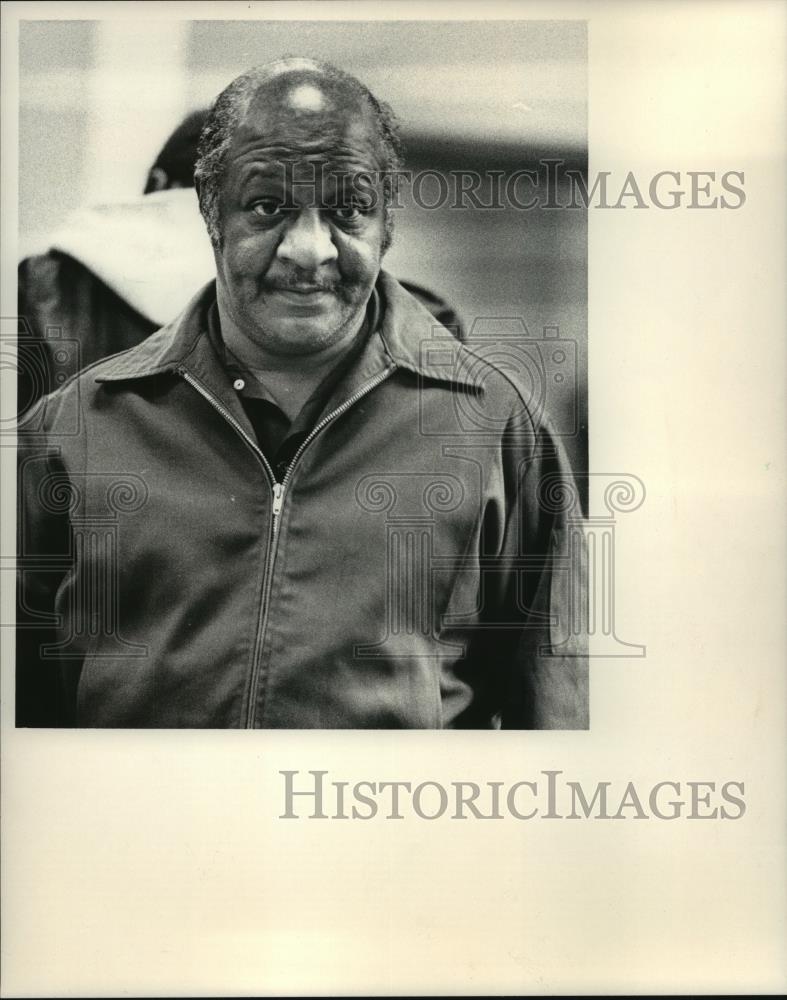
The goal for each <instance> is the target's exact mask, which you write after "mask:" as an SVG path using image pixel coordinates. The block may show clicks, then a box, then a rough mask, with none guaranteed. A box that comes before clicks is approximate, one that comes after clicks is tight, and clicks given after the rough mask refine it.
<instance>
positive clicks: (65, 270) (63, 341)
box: [17, 111, 461, 415]
mask: <svg viewBox="0 0 787 1000" xmlns="http://www.w3.org/2000/svg"><path fill="white" fill-rule="evenodd" d="M207 114H208V113H207V111H193V112H192V113H191V114H189V115H187V116H186V117H185V118H184V119H183V121H182V122H181V123H180V124H179V125H178V127H177V128H176V129H175V131H174V132H173V133H172V135H170V136H169V138H168V139H167V141H166V142H165V143H164V145H163V147H162V149H161V151H160V152H159V154H158V156H157V157H156V159H155V161H154V163H153V166H152V167H151V168H150V170H149V171H148V175H147V179H146V181H145V190H144V195H143V196H141V197H136V198H126V199H124V200H122V201H117V202H113V203H105V204H100V205H91V206H88V207H86V208H82V209H80V210H78V211H77V212H75V213H74V214H73V215H72V216H70V217H69V218H68V219H67V220H66V222H65V224H64V225H63V226H61V227H60V228H59V229H58V230H57V231H56V232H54V233H52V235H51V237H50V239H49V248H48V250H47V251H46V253H43V254H36V255H34V256H32V257H27V258H26V259H25V260H23V261H22V262H21V264H20V265H19V272H18V286H19V299H18V301H19V316H20V318H21V323H20V329H19V368H18V379H17V412H18V413H19V414H20V415H21V414H23V413H25V412H26V411H27V410H28V409H30V407H31V406H33V404H34V403H36V402H37V401H38V400H39V399H40V398H41V397H42V396H44V395H46V393H48V392H52V390H53V389H57V388H59V387H60V385H62V383H63V382H64V381H65V380H66V379H67V378H70V377H71V376H72V375H75V374H76V373H77V372H78V371H79V370H80V369H81V368H85V367H87V366H88V365H91V364H92V363H93V362H94V361H99V360H100V359H101V358H105V357H108V356H109V355H110V354H118V353H119V352H120V351H125V350H127V349H128V348H129V347H135V346H136V345H137V344H139V343H141V342H142V341H143V340H145V338H147V337H149V336H150V334H151V333H154V332H155V331H156V330H158V329H159V328H160V327H162V326H163V325H164V324H165V323H167V322H169V321H170V320H171V319H174V317H175V316H177V315H178V313H179V312H180V311H181V309H182V308H183V307H184V306H185V305H186V303H187V302H188V301H189V299H190V298H191V297H192V295H193V294H194V293H195V292H196V291H197V290H198V289H199V288H201V287H202V286H203V285H204V284H205V282H207V281H209V280H210V279H211V278H212V277H213V274H214V262H213V254H212V252H211V245H210V241H209V239H208V237H207V234H206V232H205V225H204V222H203V220H202V217H201V216H200V213H199V208H198V205H197V199H196V196H195V193H194V163H195V161H196V158H197V142H198V140H199V136H200V132H201V131H202V127H203V125H204V124H205V120H206V118H207ZM405 287H406V288H408V290H409V291H411V292H412V293H413V294H414V295H415V296H416V298H418V299H419V300H420V301H421V302H422V303H423V304H424V305H425V306H426V307H427V309H429V310H430V311H431V312H432V313H433V314H434V315H435V317H436V318H437V319H439V321H440V322H441V323H443V324H444V325H446V326H449V327H450V328H451V329H453V330H456V331H457V335H460V331H461V324H460V321H459V318H458V317H457V315H456V314H455V312H454V311H453V310H452V308H451V307H450V306H449V305H448V304H447V303H446V302H444V301H443V300H442V299H441V298H440V297H439V296H438V295H435V294H434V293H433V292H431V291H429V290H427V289H425V288H421V287H420V286H417V285H413V284H405Z"/></svg>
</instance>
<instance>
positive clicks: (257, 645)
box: [178, 366, 395, 729]
mask: <svg viewBox="0 0 787 1000" xmlns="http://www.w3.org/2000/svg"><path fill="white" fill-rule="evenodd" d="M394 367H395V366H391V367H390V368H386V369H385V370H384V371H382V372H380V373H379V374H378V375H375V377H374V378H373V379H370V380H369V381H368V382H367V383H366V384H365V385H363V386H361V388H360V389H359V390H358V391H357V392H354V393H353V395H352V396H350V397H349V399H346V400H345V401H344V402H343V403H342V405H341V406H337V408H336V409H335V410H332V411H331V412H330V413H329V414H327V415H326V416H325V417H323V418H322V420H321V421H320V422H319V423H318V424H317V425H316V426H315V427H313V428H312V430H311V431H310V432H309V434H308V435H307V436H306V437H305V438H304V440H303V441H302V442H301V445H300V447H299V448H298V450H297V451H296V452H295V454H294V455H293V457H292V461H291V462H290V464H289V465H288V466H287V471H286V472H285V473H284V478H283V479H282V481H281V482H280V483H279V482H277V480H276V476H275V475H274V472H273V469H272V468H271V466H270V463H269V462H268V460H267V458H266V457H265V455H264V454H263V453H262V451H260V448H259V446H258V445H257V443H256V442H255V441H253V440H252V438H250V437H249V435H248V434H247V433H246V431H245V430H244V429H243V428H242V427H241V425H240V424H239V423H238V421H237V420H236V419H235V418H234V417H233V415H232V414H231V413H230V411H229V410H228V409H227V408H226V406H224V405H222V403H221V402H220V401H219V400H218V399H216V397H215V396H214V395H213V393H211V392H209V391H208V390H207V389H206V388H205V386H204V385H203V384H202V383H201V382H200V381H199V380H198V379H197V378H195V377H194V376H193V375H192V374H191V373H190V372H187V371H186V370H185V369H184V368H180V369H178V372H179V374H180V375H182V377H183V378H184V379H185V381H186V382H188V384H189V385H190V386H192V388H194V389H196V390H197V392H198V393H199V394H200V395H201V396H202V397H203V398H204V399H206V400H207V401H208V402H209V403H210V404H211V406H213V408H214V409H215V410H217V411H218V412H219V413H220V414H221V415H222V416H223V417H224V419H225V420H226V421H227V422H228V423H229V424H231V426H232V427H234V428H235V430H236V431H237V432H238V434H240V436H241V437H242V438H243V440H244V441H245V442H246V443H247V444H248V446H249V447H250V448H251V450H252V451H253V452H254V454H255V455H257V457H258V458H259V459H260V460H261V461H262V464H263V466H264V467H265V470H266V472H267V473H268V476H269V478H270V481H271V486H272V487H273V502H272V504H271V527H270V533H269V536H268V560H267V565H266V567H265V576H264V579H263V584H262V600H261V601H260V613H259V617H258V619H257V634H256V636H255V640H254V658H253V659H252V665H251V678H250V680H249V694H248V702H247V708H246V728H247V729H253V728H254V714H255V712H254V709H255V705H256V701H257V688H258V686H259V675H260V662H259V661H260V652H261V650H262V642H263V639H264V636H265V630H266V628H267V625H268V611H269V603H270V589H271V583H272V581H273V564H274V560H275V558H276V543H277V541H278V536H279V516H280V514H281V508H282V504H283V503H284V494H285V490H286V488H287V486H288V485H289V482H290V479H291V478H292V473H293V469H294V468H295V465H296V463H297V461H298V459H299V458H300V457H301V455H302V454H303V452H304V450H305V449H306V447H307V446H308V445H309V444H311V442H312V441H313V440H314V438H315V437H316V436H317V435H318V434H319V433H320V431H322V430H323V429H324V428H325V427H327V425H328V424H329V423H331V421H333V420H335V419H336V418H337V417H340V416H341V415H342V414H343V413H344V412H345V411H346V410H348V409H349V408H350V407H351V406H353V405H354V404H355V403H357V402H358V400H359V399H361V398H362V397H363V396H365V395H366V394H367V393H369V392H371V391H372V389H376V388H377V386H378V385H380V383H381V382H384V381H385V380H386V379H387V378H388V376H389V375H390V374H391V372H392V371H393V370H394Z"/></svg>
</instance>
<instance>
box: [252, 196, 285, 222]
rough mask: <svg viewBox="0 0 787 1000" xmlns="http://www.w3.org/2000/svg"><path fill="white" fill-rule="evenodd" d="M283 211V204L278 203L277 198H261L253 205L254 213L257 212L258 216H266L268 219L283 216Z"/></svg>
mask: <svg viewBox="0 0 787 1000" xmlns="http://www.w3.org/2000/svg"><path fill="white" fill-rule="evenodd" d="M283 210H284V205H283V203H282V202H280V201H277V200H276V199H275V198H261V199H260V200H259V201H255V203H254V204H253V205H252V211H253V212H256V213H257V215H262V216H264V217H265V218H266V219H271V218H276V216H278V215H281V214H282V212H283Z"/></svg>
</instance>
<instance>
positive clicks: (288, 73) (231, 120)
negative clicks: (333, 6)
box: [195, 57, 401, 249]
mask: <svg viewBox="0 0 787 1000" xmlns="http://www.w3.org/2000/svg"><path fill="white" fill-rule="evenodd" d="M251 119H254V121H255V123H259V122H260V121H265V122H266V123H268V124H269V126H270V129H271V133H272V134H274V133H276V132H277V130H278V128H279V127H280V126H282V125H286V126H287V127H288V128H289V129H291V130H292V131H293V132H297V131H299V130H300V131H301V132H302V133H303V135H304V136H306V135H307V134H308V133H309V132H310V131H311V134H312V135H314V136H317V135H323V136H325V135H326V134H327V133H329V132H330V131H332V130H336V131H337V134H338V132H339V131H340V130H341V129H344V130H345V132H346V131H347V127H348V122H354V123H355V124H356V126H357V129H358V130H360V129H363V130H364V131H365V133H366V135H367V136H368V137H369V139H370V141H371V146H372V152H373V155H374V160H375V161H376V166H377V168H378V169H379V173H380V175H381V178H382V191H383V197H384V198H385V200H386V204H388V203H389V202H390V200H391V196H392V193H393V188H394V185H395V181H396V177H395V174H396V171H397V170H398V169H399V168H400V166H401V142H400V139H399V135H398V125H397V122H396V119H395V117H394V115H393V112H392V111H391V109H390V108H389V107H388V106H387V105H385V104H383V103H381V102H380V101H378V100H377V99H376V98H375V97H374V95H373V94H372V93H371V92H370V91H369V90H368V89H367V88H366V87H365V86H364V85H363V84H362V83H361V82H360V81H359V80H357V79H356V78H355V77H353V76H351V75H350V74H349V73H345V72H343V71H342V70H340V69H338V68H337V67H335V66H332V65H330V64H329V63H324V62H319V61H317V60H314V59H306V58H300V57H287V58H285V59H279V60H277V61H275V62H272V63H269V64H267V65H264V66H259V67H256V68H255V69H252V70H249V71H248V72H246V73H244V74H242V75H241V76H239V77H237V79H235V80H233V82H232V83H231V84H230V85H229V86H228V87H227V88H226V89H225V90H224V91H222V93H221V94H219V96H218V98H217V99H216V102H215V104H214V105H213V108H212V109H211V111H210V114H209V116H208V120H207V122H206V124H205V128H204V129H203V132H202V137H201V140H200V146H199V156H198V160H197V165H196V169H195V178H196V181H197V190H198V193H199V201H200V209H201V211H202V215H203V217H204V219H205V223H206V225H207V228H208V233H209V235H210V238H211V241H212V242H213V245H214V246H215V247H217V248H218V247H220V246H221V213H220V197H219V196H220V190H221V185H222V182H223V178H224V172H225V168H226V159H227V153H228V151H229V150H230V148H232V147H233V146H234V145H235V146H237V144H238V143H239V142H242V141H243V136H244V130H245V129H246V127H247V123H248V122H249V121H250V120H251ZM391 235H392V216H391V213H390V211H389V210H387V211H386V235H385V242H384V249H387V247H388V245H389V244H390V241H391Z"/></svg>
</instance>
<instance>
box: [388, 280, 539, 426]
mask: <svg viewBox="0 0 787 1000" xmlns="http://www.w3.org/2000/svg"><path fill="white" fill-rule="evenodd" d="M380 288H381V291H382V293H383V295H384V298H385V304H386V316H385V320H384V323H383V331H382V332H383V339H384V340H385V341H386V346H387V347H388V349H389V352H390V353H391V354H392V356H393V358H394V360H395V361H397V362H398V363H399V364H400V365H401V366H402V367H406V368H410V369H412V370H414V371H415V372H416V373H418V374H419V375H421V376H422V377H423V378H425V379H434V380H437V381H443V382H449V383H454V384H455V385H457V386H458V387H461V389H462V391H472V390H475V391H476V392H477V394H478V395H479V397H483V398H484V399H485V400H486V403H485V404H484V405H494V407H495V409H496V410H497V411H499V412H501V413H502V412H505V411H506V409H509V410H511V412H515V413H521V414H523V415H524V416H525V417H527V422H529V423H531V424H533V425H535V423H536V420H535V413H534V410H535V407H534V405H533V400H532V399H530V398H529V397H530V396H532V392H528V386H527V385H526V384H525V382H526V380H525V379H524V378H523V379H518V378H517V377H516V374H512V373H511V371H510V369H511V365H510V363H509V360H508V359H507V358H506V356H505V355H504V353H503V354H501V352H500V351H499V350H494V349H492V350H489V349H484V347H483V346H481V347H479V345H476V344H469V343H467V342H465V341H463V340H460V339H459V338H458V337H457V336H456V332H455V330H454V329H453V328H451V326H446V325H444V324H443V323H441V322H440V321H439V320H438V319H437V317H436V316H435V315H434V313H433V312H431V311H430V310H429V309H428V308H427V307H426V305H425V304H424V303H423V302H422V301H420V300H419V298H417V297H416V296H415V295H414V294H413V293H412V292H411V291H410V290H409V289H408V287H407V286H406V285H405V284H404V283H403V282H401V281H398V280H397V279H396V278H394V277H393V276H392V275H390V274H387V273H386V272H381V275H380ZM489 346H491V347H492V348H494V347H495V345H494V343H491V344H490V345H489Z"/></svg>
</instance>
